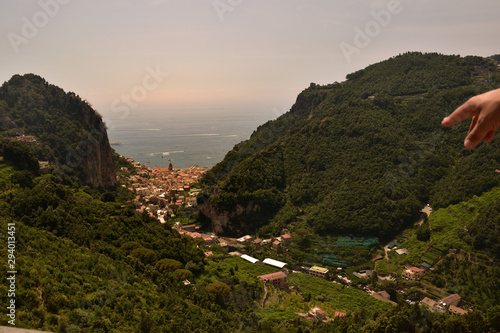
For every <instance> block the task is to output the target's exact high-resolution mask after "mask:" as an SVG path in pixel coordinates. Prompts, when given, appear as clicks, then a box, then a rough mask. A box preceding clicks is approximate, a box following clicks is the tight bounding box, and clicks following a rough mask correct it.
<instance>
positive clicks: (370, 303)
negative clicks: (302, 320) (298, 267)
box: [288, 273, 391, 316]
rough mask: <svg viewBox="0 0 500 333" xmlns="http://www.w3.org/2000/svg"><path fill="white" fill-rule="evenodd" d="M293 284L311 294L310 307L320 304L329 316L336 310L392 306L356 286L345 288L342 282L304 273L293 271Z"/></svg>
mask: <svg viewBox="0 0 500 333" xmlns="http://www.w3.org/2000/svg"><path fill="white" fill-rule="evenodd" d="M288 280H289V281H290V284H291V285H294V286H299V287H300V291H301V293H302V295H308V294H310V295H311V301H310V302H309V307H311V308H312V307H314V306H318V307H320V308H321V309H323V310H325V311H326V313H327V315H328V316H333V315H334V314H335V311H342V312H350V311H357V310H360V309H361V308H369V309H378V308H381V307H387V308H388V309H389V308H390V307H391V305H389V304H388V303H384V302H381V301H379V300H377V299H375V298H374V297H372V296H370V295H368V294H367V293H365V292H363V291H361V290H358V289H356V288H352V287H350V288H345V289H343V286H342V285H341V284H337V283H333V282H330V281H327V280H323V279H321V278H318V277H315V276H311V275H307V274H304V273H292V274H290V275H289V276H288Z"/></svg>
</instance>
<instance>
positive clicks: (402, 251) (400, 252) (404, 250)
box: [396, 249, 410, 256]
mask: <svg viewBox="0 0 500 333" xmlns="http://www.w3.org/2000/svg"><path fill="white" fill-rule="evenodd" d="M409 253H410V252H409V251H408V249H397V250H396V254H397V255H398V256H400V255H403V254H409Z"/></svg>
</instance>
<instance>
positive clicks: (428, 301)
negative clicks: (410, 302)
mask: <svg viewBox="0 0 500 333" xmlns="http://www.w3.org/2000/svg"><path fill="white" fill-rule="evenodd" d="M420 303H421V304H423V305H425V306H427V307H428V308H429V310H431V311H435V310H436V308H435V307H436V304H437V302H436V301H435V300H433V299H431V298H429V297H425V298H424V299H423V300H421V301H420Z"/></svg>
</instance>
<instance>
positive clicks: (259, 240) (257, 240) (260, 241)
mask: <svg viewBox="0 0 500 333" xmlns="http://www.w3.org/2000/svg"><path fill="white" fill-rule="evenodd" d="M253 243H254V244H256V245H260V243H262V239H260V238H257V239H255V240H254V241H253Z"/></svg>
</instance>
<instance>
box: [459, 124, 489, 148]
mask: <svg viewBox="0 0 500 333" xmlns="http://www.w3.org/2000/svg"><path fill="white" fill-rule="evenodd" d="M474 118H476V117H474ZM490 132H491V127H488V125H487V124H485V122H484V121H481V119H478V120H477V121H476V122H474V126H471V129H470V131H469V133H468V134H467V137H466V138H465V142H464V146H465V148H467V149H472V148H474V147H476V146H477V145H478V144H479V143H480V142H481V140H483V139H484V138H487V139H489V137H488V135H491V134H490Z"/></svg>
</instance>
